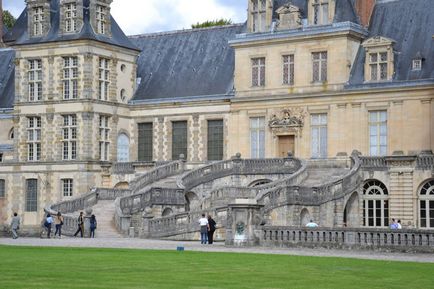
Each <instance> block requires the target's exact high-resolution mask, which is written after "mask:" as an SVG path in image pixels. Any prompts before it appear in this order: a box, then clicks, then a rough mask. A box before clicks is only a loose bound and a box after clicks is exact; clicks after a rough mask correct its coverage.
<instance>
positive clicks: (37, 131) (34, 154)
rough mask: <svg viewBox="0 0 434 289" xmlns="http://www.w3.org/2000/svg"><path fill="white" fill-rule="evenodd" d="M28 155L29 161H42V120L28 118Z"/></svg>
mask: <svg viewBox="0 0 434 289" xmlns="http://www.w3.org/2000/svg"><path fill="white" fill-rule="evenodd" d="M27 154H28V158H27V159H28V160H29V161H39V160H40V159H41V118H40V117H29V118H27Z"/></svg>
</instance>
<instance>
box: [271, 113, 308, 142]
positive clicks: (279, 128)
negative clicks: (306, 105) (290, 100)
mask: <svg viewBox="0 0 434 289" xmlns="http://www.w3.org/2000/svg"><path fill="white" fill-rule="evenodd" d="M305 117H306V112H305V110H304V109H302V108H288V109H283V110H282V111H281V112H280V114H279V116H277V115H273V117H272V118H271V119H270V121H269V122H268V126H269V127H270V128H271V130H272V132H273V134H274V135H281V134H287V133H291V134H295V135H296V136H301V131H302V129H303V126H304V119H305Z"/></svg>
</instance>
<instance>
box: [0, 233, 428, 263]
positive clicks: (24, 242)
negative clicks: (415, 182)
mask: <svg viewBox="0 0 434 289" xmlns="http://www.w3.org/2000/svg"><path fill="white" fill-rule="evenodd" d="M0 245H8V246H34V247H78V248H116V249H119V248H125V249H141V250H176V248H177V247H178V246H182V247H184V248H185V250H186V251H197V252H230V253H254V254H280V255H294V256H314V257H341V258H356V259H369V260H388V261H403V262H426V263H434V254H413V253H383V252H373V251H359V250H328V249H306V248H290V249H288V248H284V249H283V248H262V247H249V248H244V247H243V248H240V247H226V246H224V244H223V243H215V244H213V245H201V244H200V243H199V242H184V241H161V240H143V239H127V238H96V239H81V238H67V237H65V238H62V239H35V238H19V239H17V240H13V239H8V238H0Z"/></svg>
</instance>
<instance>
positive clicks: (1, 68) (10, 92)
mask: <svg viewBox="0 0 434 289" xmlns="http://www.w3.org/2000/svg"><path fill="white" fill-rule="evenodd" d="M14 59H15V51H13V50H12V49H0V108H12V107H13V103H14V95H15V65H14Z"/></svg>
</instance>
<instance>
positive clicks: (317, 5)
mask: <svg viewBox="0 0 434 289" xmlns="http://www.w3.org/2000/svg"><path fill="white" fill-rule="evenodd" d="M312 5H313V24H314V25H326V24H328V23H329V0H314V1H313V4H312Z"/></svg>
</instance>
